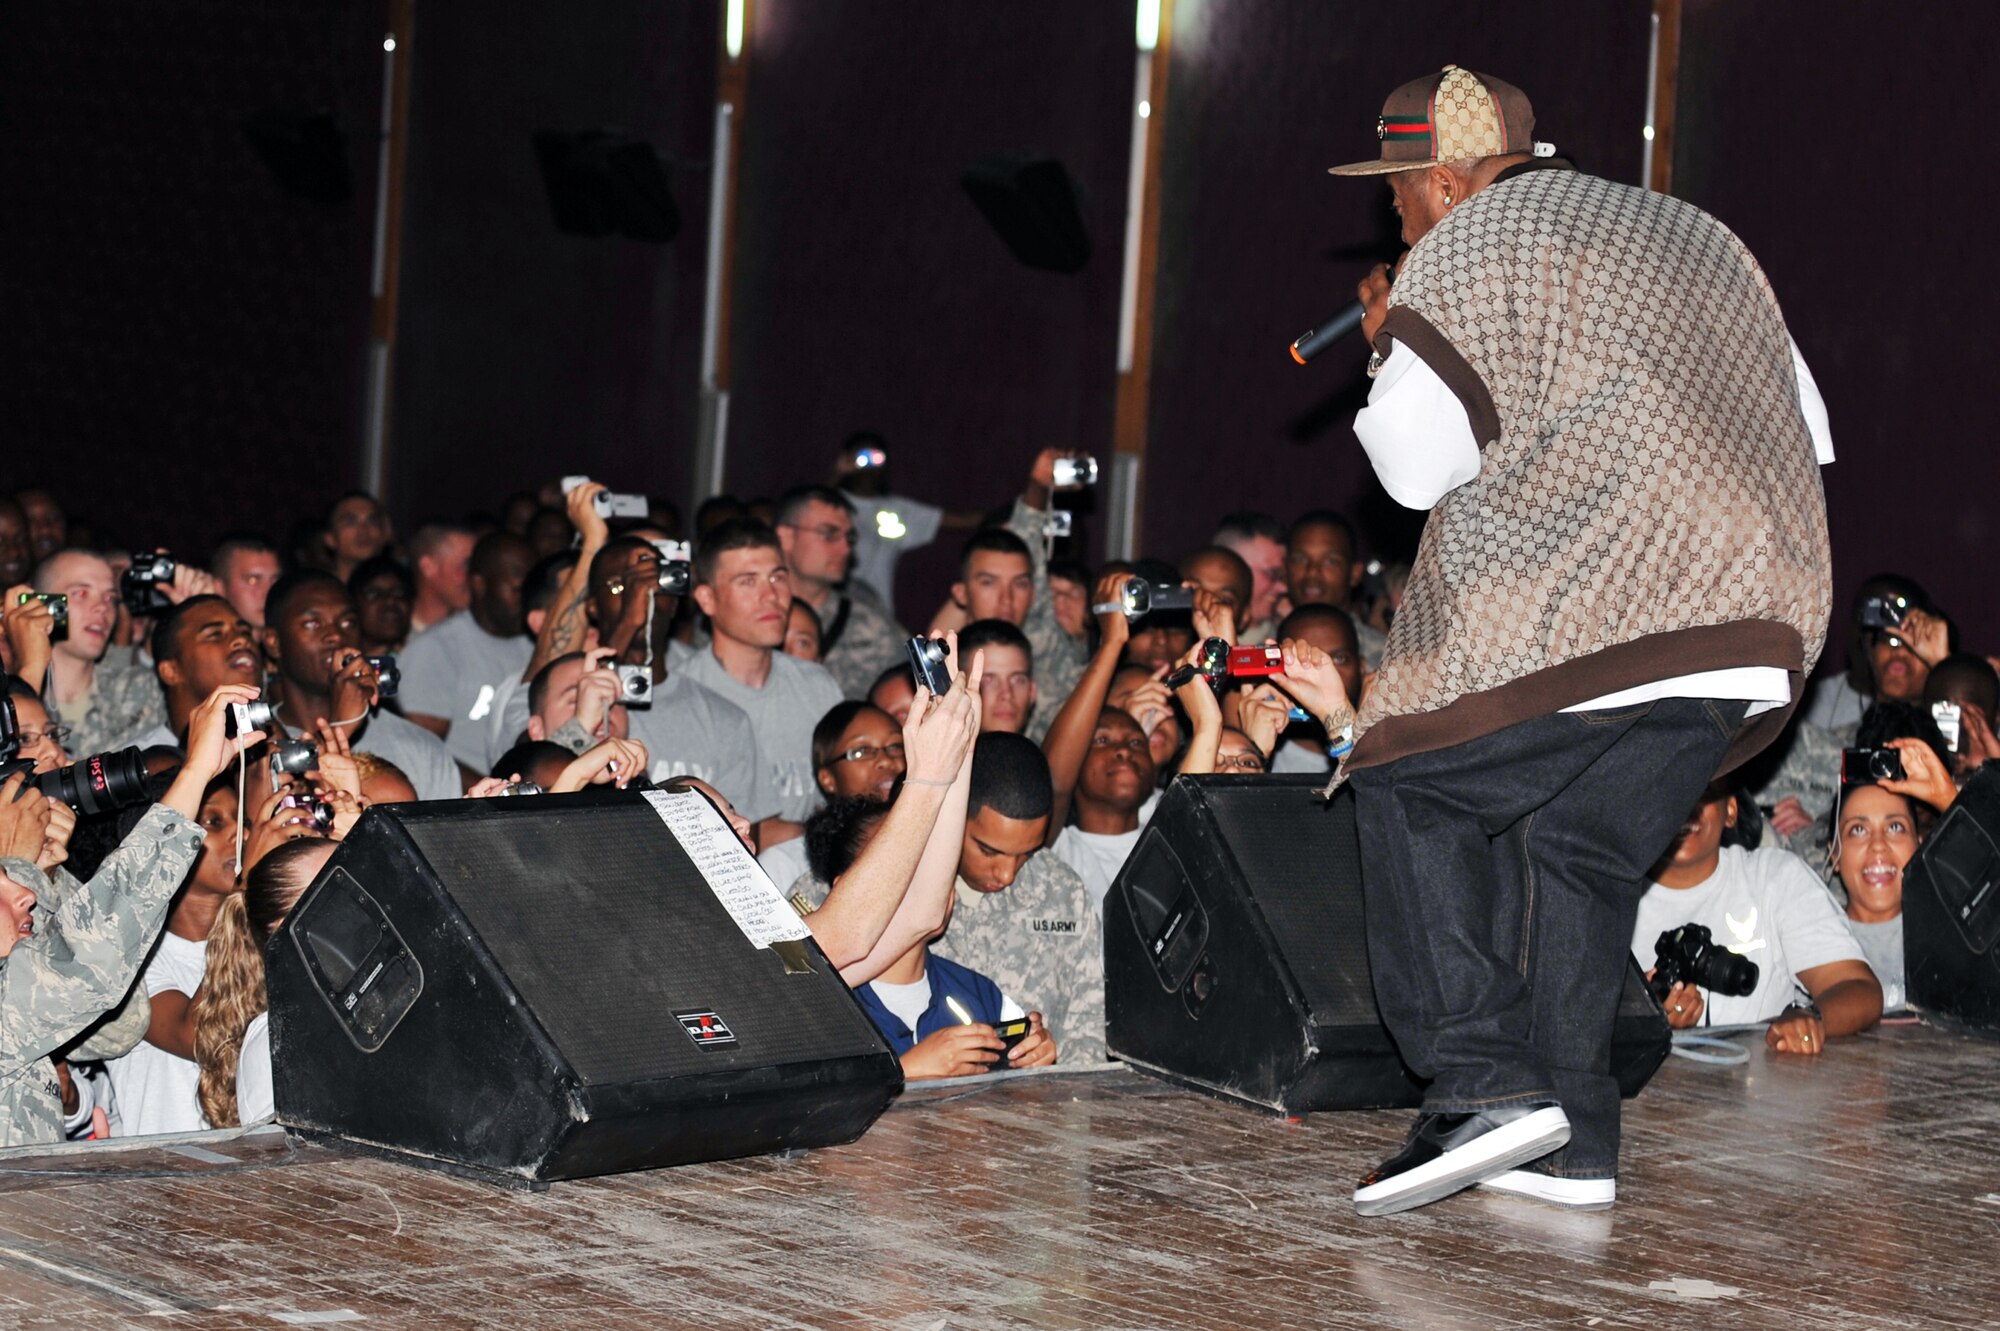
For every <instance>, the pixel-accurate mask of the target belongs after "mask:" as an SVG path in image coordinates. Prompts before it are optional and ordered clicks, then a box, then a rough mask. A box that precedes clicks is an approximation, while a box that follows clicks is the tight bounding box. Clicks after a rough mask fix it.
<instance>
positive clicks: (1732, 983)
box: [1646, 924, 1757, 1003]
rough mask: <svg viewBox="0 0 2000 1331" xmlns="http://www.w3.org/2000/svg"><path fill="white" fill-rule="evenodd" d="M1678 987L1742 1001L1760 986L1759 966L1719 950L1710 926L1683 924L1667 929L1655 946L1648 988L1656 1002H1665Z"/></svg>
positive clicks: (1724, 949) (1724, 950)
mask: <svg viewBox="0 0 2000 1331" xmlns="http://www.w3.org/2000/svg"><path fill="white" fill-rule="evenodd" d="M1677 984H1691V985H1694V986H1695V987H1696V988H1700V989H1706V990H1708V991H1709V992H1711V993H1717V994H1727V995H1728V996H1730V997H1731V998H1743V997H1745V996H1746V995H1748V994H1749V993H1750V991H1751V990H1753V989H1755V988H1756V987H1757V963H1756V962H1754V961H1752V960H1750V959H1749V958H1748V957H1742V956H1738V955H1737V954H1736V953H1734V952H1731V951H1730V950H1729V949H1728V948H1726V947H1717V946H1716V944H1715V939H1714V937H1713V936H1712V935H1711V934H1710V933H1709V932H1708V926H1706V925H1701V924H1683V925H1682V926H1681V927H1680V928H1678V929H1667V930H1664V931H1663V932H1662V933H1661V934H1660V937H1659V939H1658V941H1656V942H1655V943H1654V944H1653V978H1652V979H1650V980H1648V981H1647V982H1646V988H1647V989H1649V990H1651V991H1652V994H1653V1001H1654V1002H1657V1003H1664V1002H1666V1001H1667V995H1668V994H1669V993H1670V992H1672V990H1673V987H1674V986H1675V985H1677Z"/></svg>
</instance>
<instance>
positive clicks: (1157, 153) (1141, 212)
mask: <svg viewBox="0 0 2000 1331" xmlns="http://www.w3.org/2000/svg"><path fill="white" fill-rule="evenodd" d="M1173 8H1174V0H1138V7H1137V12H1136V14H1135V31H1134V39H1135V44H1136V45H1137V48H1138V54H1137V58H1136V59H1135V60H1134V62H1133V80H1132V155H1131V166H1130V170H1129V172H1128V174H1127V176H1126V184H1125V267H1124V280H1123V283H1122V287H1121V290H1120V294H1119V304H1118V398H1117V403H1116V406H1115V408H1114V411H1113V415H1112V426H1111V435H1112V454H1111V467H1110V472H1111V479H1110V487H1109V494H1108V498H1109V501H1110V502H1109V506H1108V507H1109V510H1110V511H1109V513H1108V515H1107V530H1106V532H1105V554H1106V555H1108V556H1110V557H1111V558H1113V559H1130V558H1132V557H1133V556H1134V555H1135V554H1136V553H1137V552H1138V549H1139V542H1140V536H1141V533H1140V514H1141V513H1142V512H1143V511H1144V508H1145V505H1144V502H1143V501H1144V485H1145V461H1146V410H1147V394H1148V392H1149V391H1150V389H1151V386H1152V377H1153V292H1154V286H1155V284H1156V282H1157V281H1158V278H1159V261H1160V159H1161V156H1162V154H1163V152H1164V148H1165V142H1166V138H1165V134H1164V130H1165V123H1164V121H1165V115H1166V102H1167V57H1168V52H1169V49H1170V48H1171V46H1172V32H1173Z"/></svg>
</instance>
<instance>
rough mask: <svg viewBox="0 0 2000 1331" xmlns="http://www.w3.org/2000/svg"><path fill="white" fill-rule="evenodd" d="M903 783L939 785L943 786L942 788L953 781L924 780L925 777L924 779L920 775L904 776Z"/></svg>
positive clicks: (908, 784) (907, 784) (910, 784)
mask: <svg viewBox="0 0 2000 1331" xmlns="http://www.w3.org/2000/svg"><path fill="white" fill-rule="evenodd" d="M903 784H904V785H906V786H938V787H941V788H942V787H945V786H949V785H950V784H951V782H949V781H926V780H924V779H923V778H922V777H920V776H905V777H904V778H903Z"/></svg>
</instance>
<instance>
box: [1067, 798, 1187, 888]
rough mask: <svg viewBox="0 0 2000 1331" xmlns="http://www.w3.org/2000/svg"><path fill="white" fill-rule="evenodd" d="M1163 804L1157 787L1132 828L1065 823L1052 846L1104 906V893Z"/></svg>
mask: <svg viewBox="0 0 2000 1331" xmlns="http://www.w3.org/2000/svg"><path fill="white" fill-rule="evenodd" d="M1159 806H1160V797H1159V793H1158V792H1157V791H1155V792H1154V794H1153V798H1151V799H1149V800H1147V801H1146V802H1145V803H1144V804H1143V805H1141V806H1140V807H1139V825H1138V826H1137V827H1135V828H1133V829H1132V830H1131V831H1129V832H1086V831H1084V830H1083V829H1082V828H1080V827H1065V828H1064V829H1063V830H1062V831H1061V833H1059V834H1058V835H1057V837H1056V840H1055V844H1054V845H1052V846H1050V847H1049V849H1050V850H1053V851H1054V852H1055V853H1056V858H1057V859H1059V860H1061V861H1062V862H1063V863H1064V864H1067V865H1068V866H1069V867H1070V868H1072V869H1074V870H1076V876H1077V877H1078V878H1081V879H1082V880H1083V885H1084V886H1085V887H1087V888H1089V889H1090V899H1091V901H1093V902H1094V903H1096V905H1097V906H1098V907H1099V908H1100V909H1102V908H1103V906H1104V894H1105V893H1107V892H1109V891H1110V890H1111V884H1112V883H1113V882H1114V881H1115V880H1116V879H1117V877H1118V871H1119V870H1120V869H1122V868H1124V867H1125V860H1126V857H1127V856H1129V855H1130V854H1131V853H1132V847H1134V846H1136V845H1138V844H1139V834H1140V833H1141V832H1143V831H1145V830H1146V824H1147V823H1148V822H1150V821H1151V820H1152V817H1153V810H1154V809H1157V808H1158V807H1159Z"/></svg>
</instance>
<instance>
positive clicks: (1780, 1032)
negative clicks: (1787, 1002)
mask: <svg viewBox="0 0 2000 1331" xmlns="http://www.w3.org/2000/svg"><path fill="white" fill-rule="evenodd" d="M1764 1043H1765V1044H1767V1045H1769V1046H1770V1047H1771V1048H1772V1049H1775V1050H1776V1051H1777V1052H1779V1053H1781V1054H1805V1055H1808V1056H1809V1057H1812V1058H1818V1057H1819V1056H1820V1054H1821V1053H1823V1052H1825V1050H1826V1027H1825V1026H1824V1025H1823V1024H1822V1023H1821V1022H1820V1019H1819V1018H1818V1017H1815V1016H1814V1015H1813V1014H1812V1013H1810V1012H1807V1011H1806V1010H1805V1009H1803V1008H1787V1009H1786V1010H1785V1011H1784V1013H1783V1014H1782V1015H1781V1016H1779V1017H1778V1019H1777V1020H1775V1021H1773V1022H1772V1023H1771V1029H1770V1030H1768V1031H1765V1032H1764Z"/></svg>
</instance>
